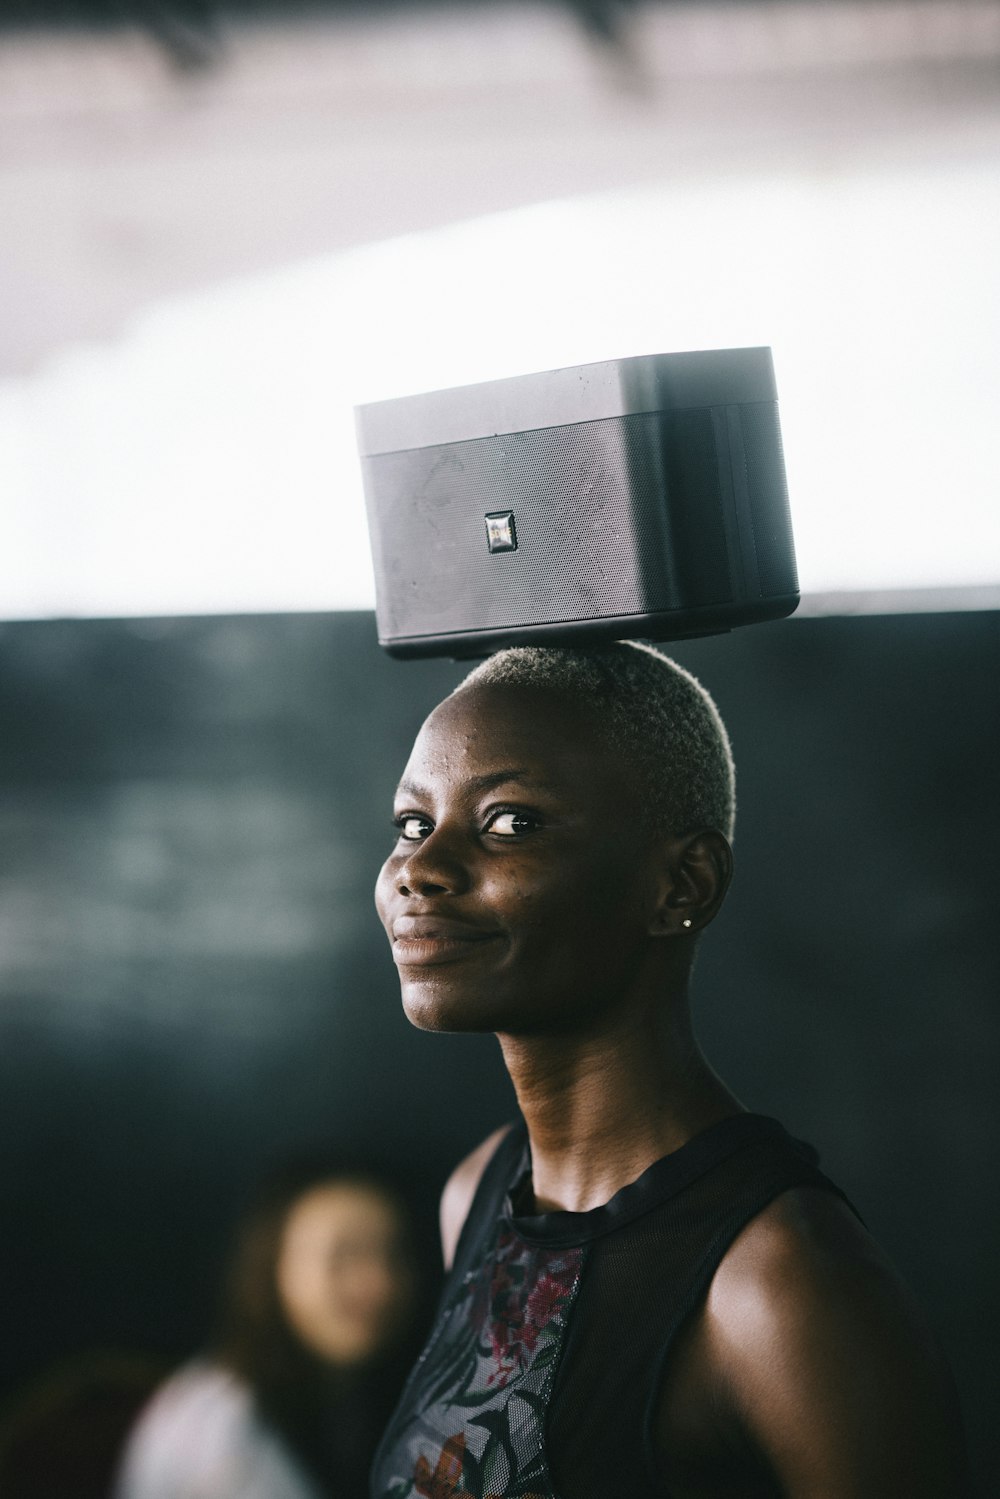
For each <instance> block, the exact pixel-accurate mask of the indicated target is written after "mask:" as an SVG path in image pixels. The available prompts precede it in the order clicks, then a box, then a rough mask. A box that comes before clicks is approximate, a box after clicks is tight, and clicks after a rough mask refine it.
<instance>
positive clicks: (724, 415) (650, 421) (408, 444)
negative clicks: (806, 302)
mask: <svg viewBox="0 0 1000 1499" xmlns="http://www.w3.org/2000/svg"><path fill="white" fill-rule="evenodd" d="M356 417H357V431H358V447H359V450H360V454H361V465H362V473H363V477H364V487H365V498H366V503H367V509H368V527H369V533H370V536H371V546H372V557H373V560H374V565H375V588H376V612H377V618H378V634H379V642H380V644H381V645H383V646H384V647H385V649H386V650H387V651H389V652H390V654H392V655H394V656H442V655H447V656H454V657H463V656H474V655H486V654H488V653H489V652H490V651H493V650H496V649H498V648H499V647H501V646H506V645H524V644H540V645H553V644H558V643H563V642H575V643H583V642H585V641H588V640H589V641H599V640H601V639H623V638H632V639H636V638H642V639H648V640H676V639H679V638H681V637H683V636H688V635H706V634H715V633H719V632H723V631H726V630H729V629H731V628H732V627H733V626H734V625H745V624H752V623H754V622H755V621H757V620H764V619H777V618H780V617H781V616H782V615H786V614H791V612H792V610H793V609H794V608H795V607H796V605H797V604H798V602H799V594H798V579H797V576H796V571H795V553H794V548H793V544H792V530H791V518H790V515H789V510H788V493H787V489H786V486H785V470H784V461H783V458H782V452H781V432H780V428H779V426H778V406H777V395H776V391H775V385H774V370H773V366H772V362H771V351H770V349H716V350H709V351H704V352H695V353H684V354H652V355H646V356H642V357H639V358H634V359H614V360H607V361H605V362H603V363H600V364H586V365H580V366H578V367H576V368H572V369H560V370H549V371H547V372H545V373H543V374H535V375H523V376H519V377H517V378H515V379H511V380H493V381H489V382H488V383H485V384H482V385H468V386H463V387H461V388H459V389H456V390H441V391H432V392H429V393H427V394H424V395H416V396H407V397H403V398H402V399H398V400H393V401H379V402H376V403H373V404H371V405H367V406H359V407H358V408H357V410H356Z"/></svg>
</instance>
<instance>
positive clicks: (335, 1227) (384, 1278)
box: [115, 1164, 417, 1499]
mask: <svg viewBox="0 0 1000 1499" xmlns="http://www.w3.org/2000/svg"><path fill="white" fill-rule="evenodd" d="M416 1282H417V1277H416V1273H415V1269H414V1259H413V1248H412V1234H411V1230H410V1224H409V1218H408V1214H407V1211H406V1209H405V1208H404V1206H403V1204H402V1202H401V1200H400V1199H399V1198H398V1196H397V1195H396V1194H395V1192H394V1191H393V1190H392V1189H391V1188H390V1187H389V1186H388V1185H387V1184H386V1183H385V1182H384V1181H382V1180H381V1179H380V1178H378V1177H376V1176H374V1175H369V1174H368V1173H366V1172H363V1171H355V1170H343V1169H341V1170H336V1171H331V1169H330V1168H329V1166H327V1167H326V1168H325V1169H324V1168H322V1167H319V1166H317V1165H315V1164H313V1165H306V1164H302V1165H297V1166H295V1167H294V1168H290V1169H285V1170H283V1171H282V1172H281V1173H280V1174H279V1175H277V1176H275V1177H273V1178H272V1179H271V1180H270V1181H269V1182H268V1183H267V1184H266V1186H265V1187H264V1188H263V1190H262V1191H261V1192H260V1194H259V1196H258V1199H257V1201H256V1203H255V1204H254V1206H253V1208H252V1209H251V1211H250V1212H249V1213H248V1214H247V1216H246V1217H245V1219H244V1221H243V1222H242V1224H241V1226H240V1229H239V1231H238V1233H237V1236H236V1242H235V1245H234V1249H233V1252H232V1255H231V1259H230V1264H229V1267H228V1272H227V1275H226V1277H225V1282H224V1291H223V1296H222V1305H221V1312H220V1317H219V1325H218V1330H217V1333H216V1336H215V1338H214V1339H213V1341H212V1344H211V1346H210V1348H209V1350H208V1351H207V1352H206V1354H205V1355H204V1356H203V1357H200V1358H198V1359H195V1360H193V1361H191V1362H189V1363H187V1364H185V1365H183V1366H182V1367H181V1368H180V1369H179V1370H178V1371H177V1372H176V1373H175V1374H174V1375H173V1376H172V1377H171V1378H170V1379H168V1380H167V1381H166V1383H165V1384H163V1385H162V1386H161V1387H160V1389H159V1390H158V1391H157V1392H156V1394H155V1395H154V1397H153V1399H152V1400H151V1401H150V1403H149V1404H148V1406H147V1407H146V1408H145V1410H144V1411H143V1412H142V1414H141V1416H140V1418H139V1420H138V1422H137V1424H136V1426H135V1428H134V1430H133V1432H132V1434H131V1437H130V1439H129V1441H128V1444H127V1447H126V1450H125V1453H124V1458H123V1461H122V1465H121V1470H120V1474H119V1478H118V1483H117V1486H116V1490H115V1493H116V1496H117V1499H180V1496H182V1495H183V1496H184V1499H195V1496H197V1499H321V1496H324V1495H329V1496H333V1499H362V1496H364V1495H365V1494H366V1493H367V1477H368V1468H369V1464H370V1461H371V1457H372V1453H373V1451H374V1447H375V1444H376V1442H377V1440H378V1437H379V1435H380V1432H381V1428H382V1426H383V1424H384V1422H385V1419H386V1417H387V1415H388V1411H389V1409H390V1407H391V1405H392V1403H393V1401H394V1399H395V1396H396V1394H397V1393H398V1388H399V1383H400V1377H401V1373H402V1370H403V1367H404V1363H403V1361H404V1360H405V1358H406V1356H407V1353H408V1349H407V1347H406V1346H405V1345H406V1344H407V1342H408V1339H407V1333H408V1331H409V1328H410V1327H411V1325H412V1322H413V1320H414V1319H413V1311H414V1305H415V1289H416Z"/></svg>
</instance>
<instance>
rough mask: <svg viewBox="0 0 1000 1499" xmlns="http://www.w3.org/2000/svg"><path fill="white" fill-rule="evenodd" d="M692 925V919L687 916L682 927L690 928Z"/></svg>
mask: <svg viewBox="0 0 1000 1499" xmlns="http://www.w3.org/2000/svg"><path fill="white" fill-rule="evenodd" d="M690 925H691V918H690V916H685V918H684V920H683V921H682V922H681V926H685V927H689V926H690Z"/></svg>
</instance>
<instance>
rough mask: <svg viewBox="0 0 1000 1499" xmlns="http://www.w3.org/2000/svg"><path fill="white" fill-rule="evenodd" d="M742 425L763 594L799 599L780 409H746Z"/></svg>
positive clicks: (764, 404) (743, 408)
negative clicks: (784, 595) (779, 419)
mask: <svg viewBox="0 0 1000 1499" xmlns="http://www.w3.org/2000/svg"><path fill="white" fill-rule="evenodd" d="M740 424H741V426H742V428H743V453H744V458H745V461H746V473H747V490H748V492H749V496H750V518H751V523H752V525H753V543H754V551H755V553H756V557H757V576H758V579H759V582H760V591H761V594H762V596H763V597H764V598H770V597H772V596H774V595H779V594H788V593H798V591H799V579H798V571H797V569H796V566H795V549H794V546H793V544H792V513H791V510H790V508H789V504H788V486H787V484H786V483H785V463H784V458H783V455H782V447H781V428H780V426H779V425H778V408H777V406H776V405H772V404H771V403H769V402H761V403H760V404H759V405H753V406H741V407H740Z"/></svg>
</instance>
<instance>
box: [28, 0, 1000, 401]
mask: <svg viewBox="0 0 1000 1499" xmlns="http://www.w3.org/2000/svg"><path fill="white" fill-rule="evenodd" d="M625 40H626V51H625V52H624V53H623V54H618V53H612V52H610V51H609V50H608V49H607V48H604V47H601V46H600V45H597V44H595V43H594V42H593V41H591V40H589V39H588V38H587V36H586V35H585V34H584V33H583V31H582V30H581V28H580V27H579V26H578V24H576V23H575V22H574V20H573V18H572V17H571V16H570V15H569V14H568V13H567V12H565V11H563V10H561V9H557V8H555V7H545V6H541V5H536V4H532V3H527V4H516V5H511V6H504V5H502V4H498V5H497V6H496V7H483V6H478V7H475V8H470V9H468V10H465V9H462V8H455V7H449V8H441V9H434V8H431V7H429V8H428V9H427V10H426V11H420V12H405V13H400V12H392V11H390V12H389V13H383V14H381V15H380V14H378V13H376V12H372V13H370V14H367V15H353V16H351V15H340V16H337V15H332V16H329V17H327V18H322V17H315V18H314V19H313V20H311V21H309V22H306V21H299V22H295V23H292V22H289V23H286V24H284V25H282V24H278V23H269V24H267V25H265V24H258V25H250V24H243V25H241V26H236V25H232V24H231V25H230V27H229V28H228V30H227V31H226V32H224V34H223V37H222V43H223V45H222V50H221V53H220V58H219V62H218V65H217V66H215V67H213V68H211V69H208V70H206V71H202V72H195V73H190V72H187V73H184V72H178V71H176V70H172V69H171V67H170V64H169V62H168V60H167V58H166V56H165V55H164V53H163V52H162V51H161V49H159V48H158V46H157V45H156V43H155V42H154V41H152V40H151V39H150V38H148V37H145V36H143V35H141V34H139V33H135V34H132V33H130V32H127V31H123V32H118V33H105V34H100V35H89V34H86V33H78V34H74V33H50V32H44V33H37V34H34V33H30V32H29V33H21V34H18V33H7V34H6V35H4V37H3V40H2V46H0V285H2V287H3V297H2V299H0V373H3V372H5V371H6V372H18V371H29V370H33V369H37V368H38V366H39V363H40V361H42V360H44V358H45V357H46V355H47V354H49V353H51V352H52V351H54V350H58V349H60V348H63V347H65V346H66V345H67V344H69V343H73V342H75V341H76V340H80V339H112V338H115V337H117V336H118V335H119V334H120V333H121V331H122V330H123V329H124V328H125V327H126V325H127V323H128V320H129V318H130V317H131V316H133V315H134V314H135V313H136V312H139V311H141V310H143V309H145V308H148V307H150V306H152V305H154V304H155V303H156V302H158V301H159V300H160V299H162V298H163V297H165V296H169V295H172V294H174V293H176V292H179V291H187V290H193V289H197V288H202V287H211V286H213V285H215V284H218V283H220V282H223V281H226V280H228V279H229V278H231V277H234V276H238V275H243V274H246V273H250V272H254V271H258V270H263V269H270V268H275V267H278V266H281V265H285V264H289V263H292V262H295V261H298V260H302V259H304V258H307V257H310V256H315V255H319V254H323V253H327V252H330V251H335V250H338V249H342V248H344V247H346V246H353V245H360V244H366V243H371V242H373V241H376V240H381V239H386V238H390V237H392V236H396V235H399V234H403V233H407V232H411V231H414V230H421V229H428V228H434V227H437V226H440V225H444V224H449V223H454V222H457V221H460V220H464V219H468V218H472V217H474V216H476V215H479V214H485V213H491V212H496V211H500V210H504V209H509V208H516V207H518V206H520V205H522V204H530V203H539V202H544V201H546V200H548V199H551V198H558V197H573V196H578V195H580V194H584V193H590V192H595V191H603V190H606V189H609V188H613V187H620V186H627V185H629V184H632V183H651V182H663V181H670V180H673V179H676V178H678V177H685V176H690V175H692V174H697V175H704V174H709V175H711V174H717V173H719V172H725V173H732V172H743V173H746V172H755V171H758V170H761V169H769V168H773V167H774V166H775V165H781V164H783V163H784V164H787V163H797V164H802V163H806V164H811V165H812V166H813V167H815V168H816V169H817V170H819V171H824V170H834V171H836V170H838V169H841V168H843V167H844V166H845V164H846V165H850V164H855V163H859V164H866V163H870V162H872V161H881V160H884V159H886V158H890V159H899V160H901V161H906V160H913V159H915V158H916V159H921V160H924V159H927V158H928V157H935V158H939V157H945V158H953V159H968V158H969V157H970V156H973V157H975V156H981V155H983V154H989V155H990V156H992V157H993V158H994V159H995V158H996V155H997V153H998V150H1000V3H997V0H846V3H845V0H831V3H828V4H823V3H817V0H811V3H806V4H801V3H799V4H796V3H794V0H776V3H770V4H761V3H739V0H730V3H726V4H721V5H720V4H718V3H714V4H713V3H701V4H698V3H692V4H685V3H675V4H670V5H665V4H659V5H657V4H645V5H639V6H638V7H637V8H636V9H635V12H634V15H633V18H632V21H631V24H630V29H629V30H628V31H627V32H626V36H625Z"/></svg>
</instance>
